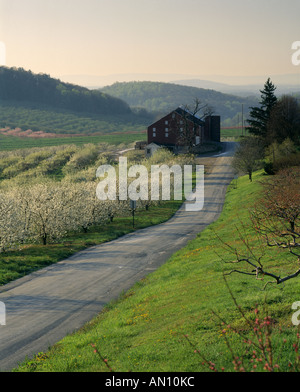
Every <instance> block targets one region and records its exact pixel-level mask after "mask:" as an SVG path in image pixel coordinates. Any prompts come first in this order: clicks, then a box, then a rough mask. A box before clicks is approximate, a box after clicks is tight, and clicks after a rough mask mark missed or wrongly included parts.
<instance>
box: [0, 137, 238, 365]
mask: <svg viewBox="0 0 300 392" xmlns="http://www.w3.org/2000/svg"><path fill="white" fill-rule="evenodd" d="M224 148H225V152H224V151H223V152H222V153H221V154H219V155H214V154H211V155H210V156H209V154H208V155H207V156H206V157H203V158H198V162H199V164H206V163H207V162H208V163H209V167H208V169H209V170H208V173H207V174H206V176H205V203H204V208H203V210H202V211H199V212H186V211H185V208H184V205H183V206H182V208H181V209H180V210H179V211H178V212H177V213H176V214H175V215H174V217H173V218H172V219H170V220H169V221H168V222H166V223H163V224H160V225H158V226H153V227H149V228H146V229H143V230H139V231H136V232H134V233H132V234H128V235H125V236H123V237H121V238H119V239H117V240H114V241H111V242H108V243H105V244H102V245H99V246H94V247H92V248H89V249H87V250H84V251H82V252H79V253H77V254H75V255H74V256H72V257H70V258H68V259H66V260H64V261H61V262H59V263H57V264H55V265H52V266H50V267H47V268H44V269H42V270H40V271H38V272H35V273H32V274H30V275H28V276H26V277H24V278H21V279H18V280H16V281H14V282H11V283H9V284H7V285H5V286H2V287H0V301H2V302H3V303H4V304H5V306H6V325H3V326H1V325H0V371H1V372H5V371H10V370H12V369H13V368H15V367H16V366H17V365H18V363H20V362H22V361H23V360H24V359H25V358H26V357H29V358H30V357H32V356H33V355H34V354H37V353H38V352H41V351H46V350H47V349H48V348H49V346H51V345H53V344H54V343H56V342H58V341H59V340H61V339H62V338H63V337H64V336H66V335H67V334H69V333H72V332H74V331H75V330H77V329H79V328H80V327H82V326H83V325H84V324H85V323H86V322H88V321H90V320H91V319H92V318H93V317H94V316H95V315H97V314H98V313H99V312H100V311H101V310H102V308H103V307H104V306H105V305H106V304H107V303H108V302H110V301H111V300H113V299H115V298H117V297H118V296H119V295H120V294H121V293H122V292H124V291H126V290H128V289H129V288H130V287H131V286H132V285H133V284H134V283H135V282H137V281H139V280H140V279H142V278H143V277H145V276H146V275H147V274H149V273H151V272H152V271H154V270H156V269H157V268H158V267H159V266H160V265H162V264H163V263H165V262H166V261H167V260H168V258H169V257H170V256H171V255H172V254H173V253H174V252H176V251H177V250H179V249H181V248H182V247H184V246H185V245H186V244H187V242H188V241H189V240H191V239H193V238H195V237H196V235H197V233H199V232H201V231H202V230H203V229H204V228H205V227H207V226H208V225H209V224H210V223H212V222H214V221H215V220H216V219H217V218H218V217H219V215H220V213H221V211H222V208H223V203H224V199H225V193H226V190H227V186H228V185H229V183H230V182H231V180H232V179H233V176H234V174H233V170H232V168H231V165H230V162H231V157H232V155H233V151H234V143H224Z"/></svg>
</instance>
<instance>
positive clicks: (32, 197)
mask: <svg viewBox="0 0 300 392" xmlns="http://www.w3.org/2000/svg"><path fill="white" fill-rule="evenodd" d="M54 151H55V154H53V152H54ZM50 153H52V155H53V156H51V154H50ZM20 154H21V155H22V153H21V152H20ZM23 155H24V156H23V157H22V158H21V159H18V160H17V161H16V162H15V163H14V165H9V163H12V162H13V161H12V160H13V159H14V160H16V159H17V158H18V157H17V154H16V153H13V154H12V155H9V154H8V156H6V157H3V158H2V159H0V171H1V166H2V175H3V173H5V174H8V172H7V170H10V173H12V172H14V170H16V169H20V167H21V166H22V169H23V170H24V173H23V177H19V176H18V181H16V179H17V177H16V178H14V177H13V178H11V179H7V180H5V181H2V182H1V188H0V251H4V250H8V249H10V248H17V247H18V246H20V245H22V244H26V243H27V244H28V243H29V244H30V243H35V242H38V243H42V244H44V245H47V244H48V243H49V242H57V241H59V240H60V239H62V238H64V237H65V236H67V235H68V234H69V233H70V232H76V231H81V232H82V231H83V232H87V231H88V230H89V229H90V228H91V227H94V228H96V229H97V230H99V229H101V227H103V225H105V224H108V223H110V222H112V221H113V219H114V218H115V217H117V216H128V215H129V214H131V207H130V200H129V199H128V200H126V201H121V200H119V199H118V197H117V198H116V200H105V201H101V200H99V199H98V197H97V193H96V190H97V185H98V183H99V180H98V179H97V178H96V169H97V167H98V166H99V165H107V164H112V165H114V168H115V170H116V174H117V175H116V180H117V183H116V188H117V189H119V182H118V180H119V173H118V168H119V166H118V165H117V164H115V162H114V161H113V160H111V157H109V156H108V157H106V156H105V154H103V153H102V154H99V146H94V145H86V146H84V147H82V148H76V147H75V146H67V147H65V148H63V147H57V148H50V149H45V150H42V149H41V150H39V151H36V152H32V153H28V154H25V152H24V151H23ZM135 163H141V164H143V166H145V167H146V168H147V169H148V172H149V173H150V171H151V170H150V168H151V165H161V164H167V165H170V166H173V165H174V164H177V165H181V166H183V165H186V164H192V163H193V157H175V156H174V155H173V154H172V153H170V152H169V151H166V150H160V151H158V152H157V153H156V154H155V155H154V156H153V157H151V158H150V159H149V160H145V159H142V160H141V161H140V162H137V161H136V158H135V157H133V158H132V159H128V169H129V168H130V167H131V166H132V165H134V164H135ZM30 164H31V165H32V166H30V167H33V166H34V165H36V164H38V167H37V168H35V169H34V170H35V174H36V176H30V175H29V174H30V169H28V165H30ZM57 165H58V166H59V168H60V173H61V175H62V177H61V178H59V177H57V175H56V176H54V177H53V176H52V175H51V174H52V173H56V174H57V169H58V166H57ZM19 166H20V167H19ZM26 168H27V169H28V170H27V171H26ZM43 170H45V171H44V174H41V173H42V171H43ZM22 179H23V180H24V181H23V180H22ZM134 180H135V178H128V185H130V183H131V182H134ZM162 180H163V179H162V178H161V181H162ZM170 180H171V183H170V185H171V189H170V194H171V195H172V194H173V187H174V178H173V177H171V178H170ZM147 186H148V187H149V186H151V182H150V181H149V182H148V184H147ZM140 191H141V189H137V192H140ZM149 194H150V192H149ZM160 196H161V197H160V198H159V200H157V201H151V200H150V199H149V200H139V201H138V202H137V205H136V208H137V210H147V209H148V208H149V207H150V206H151V205H156V204H157V203H160V200H162V193H161V194H160Z"/></svg>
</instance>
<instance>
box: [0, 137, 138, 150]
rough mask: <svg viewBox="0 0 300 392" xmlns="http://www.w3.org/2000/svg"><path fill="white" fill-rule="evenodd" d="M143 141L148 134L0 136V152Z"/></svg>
mask: <svg viewBox="0 0 300 392" xmlns="http://www.w3.org/2000/svg"><path fill="white" fill-rule="evenodd" d="M143 140H146V134H145V133H144V132H132V133H112V134H106V135H97V136H86V135H84V136H73V137H71V136H67V137H55V138H30V137H16V136H4V135H0V151H12V150H18V149H22V148H33V147H39V148H41V147H52V146H61V145H66V144H75V145H76V146H82V145H84V144H88V143H95V144H97V143H108V144H113V145H118V144H121V143H126V144H128V143H133V142H136V141H143Z"/></svg>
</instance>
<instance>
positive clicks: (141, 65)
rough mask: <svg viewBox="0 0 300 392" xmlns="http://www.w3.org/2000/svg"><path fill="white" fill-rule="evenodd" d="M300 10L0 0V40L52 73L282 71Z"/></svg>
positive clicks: (232, 1) (236, 4)
mask: <svg viewBox="0 0 300 392" xmlns="http://www.w3.org/2000/svg"><path fill="white" fill-rule="evenodd" d="M299 18H300V1H299V0H0V23H1V25H0V41H2V42H4V43H5V46H6V65H7V66H17V67H23V68H25V69H30V70H32V71H33V72H42V73H49V74H50V75H51V76H60V75H65V74H74V75H76V74H88V75H108V74H114V73H119V74H123V73H153V74H154V73H171V74H189V75H214V74H215V75H265V74H266V75H269V74H284V73H297V72H300V69H299V68H300V67H298V69H297V67H295V66H293V65H292V63H291V55H292V50H291V46H292V43H293V42H294V41H300V22H299V20H300V19H299Z"/></svg>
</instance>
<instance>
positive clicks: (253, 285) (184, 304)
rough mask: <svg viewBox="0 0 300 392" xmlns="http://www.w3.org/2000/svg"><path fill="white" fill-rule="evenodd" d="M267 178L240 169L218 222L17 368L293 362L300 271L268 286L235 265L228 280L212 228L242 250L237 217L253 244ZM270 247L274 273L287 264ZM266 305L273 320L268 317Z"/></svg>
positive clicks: (186, 367)
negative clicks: (253, 216)
mask: <svg viewBox="0 0 300 392" xmlns="http://www.w3.org/2000/svg"><path fill="white" fill-rule="evenodd" d="M263 179H264V175H263V174H262V172H257V173H255V175H254V178H253V180H254V181H253V183H250V182H249V180H248V179H247V177H242V178H240V179H239V180H238V183H237V186H236V184H235V186H233V185H232V186H230V187H229V189H228V192H227V196H226V202H225V206H224V210H223V212H222V214H221V217H220V218H219V220H218V221H217V222H215V223H214V224H212V225H211V226H209V227H208V228H207V229H206V230H205V231H203V232H202V233H201V234H199V235H198V236H197V238H196V239H194V240H192V241H190V242H189V244H188V245H187V246H186V247H185V248H183V249H182V250H180V251H178V252H177V253H175V254H174V255H173V256H172V257H171V258H170V259H169V260H168V262H167V263H166V264H165V265H163V266H162V267H161V268H159V269H158V270H157V271H156V272H154V273H152V274H149V275H148V276H147V277H146V278H145V279H143V280H142V281H140V282H138V283H136V284H135V285H134V286H133V287H132V289H131V290H129V291H128V292H126V293H124V295H122V296H121V297H120V298H119V299H118V300H116V301H114V302H112V303H110V304H108V305H107V306H106V308H105V309H104V311H103V312H102V313H101V314H99V315H98V317H97V318H95V319H94V320H92V321H91V322H90V323H88V324H87V325H86V326H85V327H83V328H82V329H81V330H80V331H79V332H76V333H74V334H73V335H69V336H66V337H65V338H64V339H63V340H62V341H60V342H58V343H57V344H56V345H55V346H53V347H52V348H51V349H50V350H49V351H48V352H46V353H39V354H38V355H37V356H36V357H35V358H34V359H30V360H28V361H27V362H25V363H24V364H23V365H22V366H20V367H19V368H18V369H16V370H15V371H21V372H26V371H35V372H39V371H44V372H85V371H91V372H105V371H107V370H110V369H112V370H113V371H121V372H129V371H132V372H141V371H143V372H155V371H167V372H186V371H189V372H204V371H210V370H211V371H216V370H217V371H225V372H231V371H235V370H241V371H243V370H245V371H255V370H256V371H267V368H266V365H265V362H266V361H265V358H264V355H266V356H268V355H272V363H273V365H277V364H278V366H279V367H278V368H277V366H274V369H279V370H281V371H284V372H286V371H289V370H293V368H291V365H290V363H294V362H295V355H296V353H295V347H293V344H297V337H296V333H297V329H296V327H295V326H293V325H292V323H291V317H292V313H293V311H292V310H291V306H292V304H293V303H294V302H295V301H299V300H300V296H299V289H300V282H299V279H294V280H291V281H289V282H287V283H286V284H285V286H282V287H276V286H272V285H270V286H268V288H267V289H266V290H265V291H263V290H262V289H263V286H264V284H265V281H264V282H262V281H260V280H255V278H253V277H248V276H243V275H238V274H232V275H230V276H229V277H227V279H226V281H227V283H226V281H225V280H224V278H223V272H224V271H229V270H231V269H232V266H228V265H227V264H225V263H224V262H223V261H222V260H221V258H220V255H222V256H223V257H224V258H225V259H226V260H230V256H229V254H227V253H226V252H225V251H224V249H223V246H222V244H221V242H220V240H219V239H218V238H217V235H216V233H217V234H218V236H220V238H222V240H224V241H227V242H229V244H230V245H232V246H235V247H237V249H241V248H242V246H243V244H242V242H241V241H240V240H239V239H238V236H237V233H236V227H237V226H240V225H241V221H242V222H243V225H244V230H245V232H246V235H247V238H248V240H249V243H250V244H251V245H253V246H254V248H256V247H258V245H256V240H255V237H254V233H253V231H252V229H251V228H250V227H248V224H249V215H248V213H249V208H251V205H252V204H253V203H254V201H255V200H256V199H257V196H258V192H259V189H260V185H259V181H260V180H263ZM267 255H269V256H270V264H271V266H272V267H273V268H275V269H276V272H279V271H280V270H284V268H285V266H286V265H290V263H291V261H290V260H288V259H286V258H285V257H284V254H282V253H280V252H277V251H276V252H275V255H273V257H272V256H271V253H270V254H267ZM279 273H280V272H279ZM227 284H228V286H227ZM233 298H237V302H238V305H239V306H240V308H239V307H238V306H237V304H236V303H235V302H234V300H233ZM242 312H244V315H245V317H244V316H243V314H242ZM265 312H267V314H268V316H270V317H272V321H269V319H266V320H267V321H266V320H265V319H264V317H265V316H266V313H265ZM220 319H221V320H223V322H224V324H222V322H221V321H220ZM261 321H262V325H260V322H261ZM271 329H272V332H271ZM259 333H261V334H260V335H259ZM256 339H257V341H256ZM258 339H261V343H262V344H264V343H265V346H263V347H265V348H264V353H263V352H262V351H261V350H259V349H258V348H257V347H256V346H255V344H258V345H259V341H258ZM296 347H297V346H296ZM237 357H238V359H236V358H237ZM233 361H235V362H236V363H235V365H234V364H233ZM239 361H240V362H239ZM298 361H299V360H298ZM235 367H236V369H235ZM298 370H299V369H298Z"/></svg>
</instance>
